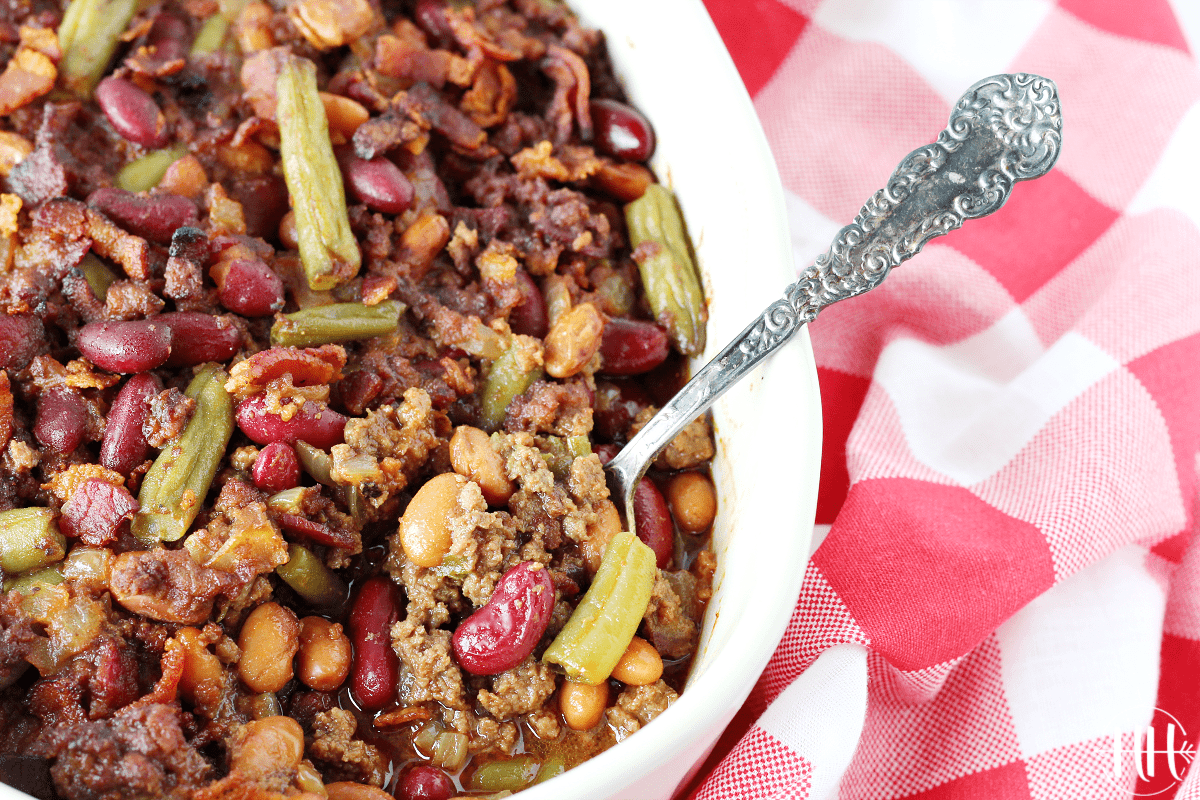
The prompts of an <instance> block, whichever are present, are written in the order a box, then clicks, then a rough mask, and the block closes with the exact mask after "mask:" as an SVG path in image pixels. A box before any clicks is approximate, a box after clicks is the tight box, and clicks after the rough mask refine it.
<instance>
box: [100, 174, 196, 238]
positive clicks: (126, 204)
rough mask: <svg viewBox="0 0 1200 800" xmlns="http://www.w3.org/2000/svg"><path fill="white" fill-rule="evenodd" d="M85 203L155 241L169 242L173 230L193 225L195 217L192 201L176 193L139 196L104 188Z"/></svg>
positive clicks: (119, 223) (124, 226)
mask: <svg viewBox="0 0 1200 800" xmlns="http://www.w3.org/2000/svg"><path fill="white" fill-rule="evenodd" d="M87 202H88V205H89V206H91V207H92V208H94V209H96V210H97V211H99V212H100V213H102V214H104V216H106V217H108V218H109V219H111V220H112V221H113V222H115V223H117V224H118V225H120V226H121V227H122V228H124V229H125V230H127V231H129V232H130V233H134V234H137V235H138V236H141V237H142V238H144V239H149V240H150V241H152V242H158V243H159V244H169V243H170V242H171V236H172V235H174V233H175V231H176V230H178V229H179V228H182V227H185V226H195V225H196V223H197V220H198V219H199V216H198V215H197V212H196V204H195V203H193V202H192V201H191V200H189V199H187V198H186V197H180V196H179V195H177V194H152V195H149V196H146V197H142V196H141V195H136V194H134V193H133V192H127V191H125V190H124V189H117V188H114V187H105V188H103V189H97V190H96V191H94V192H92V193H91V194H90V195H88V199H87Z"/></svg>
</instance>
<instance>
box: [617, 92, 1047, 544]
mask: <svg viewBox="0 0 1200 800" xmlns="http://www.w3.org/2000/svg"><path fill="white" fill-rule="evenodd" d="M1061 146H1062V115H1061V111H1060V108H1059V101H1058V91H1057V88H1056V87H1055V85H1054V82H1053V81H1051V80H1048V79H1046V78H1042V77H1039V76H1037V75H1028V74H1024V73H1021V74H1015V75H994V76H992V77H990V78H985V79H983V80H981V81H979V82H978V83H976V84H975V85H974V86H972V87H971V88H970V89H968V90H967V92H966V94H964V95H963V96H962V98H960V99H959V101H958V103H957V104H956V105H955V106H954V110H953V112H951V114H950V122H949V124H948V125H947V126H946V129H945V130H943V131H942V132H941V133H940V134H939V135H938V138H937V141H936V142H934V143H933V144H929V145H926V146H924V147H920V148H918V149H916V150H914V151H912V152H911V153H909V154H908V155H907V156H906V157H905V158H904V160H903V161H901V162H900V166H898V167H897V168H896V171H895V172H893V173H892V177H891V178H889V179H888V182H887V185H886V186H884V188H882V189H880V190H879V191H878V192H876V193H875V194H874V196H872V197H871V199H870V200H868V201H867V202H866V204H865V205H864V206H863V207H862V210H861V211H860V212H859V213H858V216H857V217H855V218H854V222H852V223H851V224H849V225H847V226H846V227H844V228H842V229H841V230H840V231H839V232H838V234H837V237H836V238H835V239H834V241H833V244H832V245H831V246H830V248H829V250H828V251H827V252H825V253H824V254H822V255H820V256H818V257H817V260H816V263H814V264H813V265H812V266H810V267H809V268H808V269H806V270H804V271H803V272H802V273H801V274H800V279H799V280H798V281H796V282H795V283H793V284H792V285H791V286H789V287H788V288H787V290H786V291H785V292H784V297H783V298H782V299H780V300H777V301H775V302H774V303H772V304H771V305H770V307H768V308H767V310H766V311H764V312H763V313H762V315H761V316H759V318H758V319H756V320H755V321H754V322H752V323H751V324H750V325H749V326H748V327H747V328H746V329H745V330H744V331H742V332H741V333H740V334H738V335H737V337H735V338H734V339H733V341H731V342H730V343H729V344H728V345H726V346H725V348H724V349H723V350H722V351H721V352H720V353H719V354H717V356H716V357H715V358H713V360H712V361H710V362H708V363H707V364H705V365H704V367H703V368H701V369H700V371H699V372H697V373H696V375H695V377H693V378H692V380H691V381H689V382H688V384H687V385H686V386H684V387H683V389H682V390H680V392H679V393H678V394H676V395H675V397H673V398H672V399H671V400H670V402H668V403H667V404H666V405H665V406H663V408H662V409H661V410H660V411H659V412H658V413H657V414H656V415H655V416H654V417H653V418H652V419H651V420H650V422H649V423H647V424H646V426H645V427H644V428H642V430H641V431H640V432H639V433H638V434H637V435H636V436H634V437H633V439H632V440H630V442H629V444H628V445H626V446H625V448H624V449H623V450H622V451H621V453H620V455H618V456H617V457H616V458H614V459H613V460H612V461H611V462H609V464H608V467H607V469H608V472H609V475H610V480H609V485H610V489H613V490H614V495H615V496H620V497H623V498H627V497H630V496H631V495H632V491H631V490H632V487H633V486H634V485H636V483H637V481H638V479H639V478H641V476H642V475H643V474H644V473H645V471H646V467H647V466H648V465H649V463H650V461H651V460H653V459H654V457H655V456H657V455H658V453H659V452H660V451H661V450H662V449H663V448H664V447H665V446H666V445H667V444H668V443H669V442H670V441H671V439H673V438H674V437H675V435H676V434H677V433H679V431H680V430H682V429H683V427H684V426H685V425H687V424H688V423H689V422H691V421H692V420H694V419H695V418H696V417H698V416H700V414H702V413H704V412H705V411H706V410H707V409H708V407H709V406H711V405H712V404H713V402H714V401H715V400H716V399H717V398H718V397H720V396H721V395H722V394H724V393H725V391H726V390H727V389H728V388H729V387H730V386H732V385H733V384H735V383H737V382H738V381H739V380H741V379H742V378H743V377H744V376H745V375H746V373H748V372H749V371H750V370H751V369H753V368H754V366H755V365H756V364H758V363H759V362H760V361H762V360H763V359H764V358H766V357H767V356H769V355H770V354H771V353H773V352H774V351H775V350H777V349H779V348H780V347H781V346H783V345H784V344H785V343H786V342H787V341H788V340H789V339H791V337H792V336H793V335H795V333H796V332H797V331H798V330H800V326H802V325H804V324H805V323H807V322H811V321H812V320H813V319H814V318H815V317H816V316H817V314H818V312H820V310H821V309H822V308H824V307H825V306H827V305H829V304H830V303H836V302H837V301H839V300H845V299H846V298H848V297H854V296H855V295H859V294H862V293H863V292H865V291H868V290H869V289H873V288H875V287H876V286H878V285H879V284H880V282H882V281H883V279H884V278H885V277H886V276H887V274H888V271H889V270H890V269H891V268H892V267H895V266H897V265H899V264H900V263H901V262H902V261H906V260H907V259H909V258H912V257H913V256H915V255H916V254H917V253H919V252H920V251H921V248H922V247H924V245H925V243H926V242H927V241H929V240H930V239H932V238H933V237H935V236H941V235H943V234H946V233H949V232H950V231H952V230H954V229H956V228H958V227H960V226H961V225H962V224H963V222H965V221H966V220H968V219H975V218H977V217H982V216H986V215H987V214H991V213H992V212H993V211H996V210H997V209H999V208H1000V207H1001V206H1002V205H1004V203H1005V201H1006V200H1008V196H1009V193H1010V192H1011V191H1012V187H1013V184H1015V183H1016V182H1017V181H1023V180H1029V179H1031V178H1037V177H1040V176H1041V175H1044V174H1046V172H1048V171H1049V170H1050V168H1051V167H1052V166H1054V162H1055V160H1056V159H1057V158H1058V153H1059V150H1060V148H1061ZM616 488H620V489H621V490H623V491H620V492H617V491H616ZM628 505H629V504H628V502H627V503H626V508H627V509H628ZM629 518H630V520H632V514H630V515H629Z"/></svg>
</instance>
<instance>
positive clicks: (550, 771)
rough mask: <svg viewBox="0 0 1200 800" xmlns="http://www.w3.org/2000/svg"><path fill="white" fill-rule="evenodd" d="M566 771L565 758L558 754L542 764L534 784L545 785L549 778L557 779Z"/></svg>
mask: <svg viewBox="0 0 1200 800" xmlns="http://www.w3.org/2000/svg"><path fill="white" fill-rule="evenodd" d="M566 771H567V757H566V756H565V755H563V754H562V753H560V752H556V753H555V754H554V755H552V756H550V757H549V758H547V759H546V761H545V763H543V764H542V768H541V769H540V770H538V776H537V780H536V781H534V784H535V785H536V784H539V783H545V782H546V781H548V780H550V779H551V778H557V777H558V776H559V775H562V774H563V773H564V772H566Z"/></svg>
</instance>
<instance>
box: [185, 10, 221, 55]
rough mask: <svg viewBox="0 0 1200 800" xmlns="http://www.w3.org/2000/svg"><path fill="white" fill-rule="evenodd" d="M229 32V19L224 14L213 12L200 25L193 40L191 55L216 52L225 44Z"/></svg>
mask: <svg viewBox="0 0 1200 800" xmlns="http://www.w3.org/2000/svg"><path fill="white" fill-rule="evenodd" d="M228 32H229V20H227V19H225V16H224V15H223V14H213V15H212V16H211V17H209V18H208V19H206V20H204V24H203V25H201V26H200V32H199V33H197V34H196V38H195V39H193V40H192V49H191V52H190V53H189V55H193V56H203V55H208V54H209V53H215V52H216V51H218V50H220V49H221V47H222V46H223V45H224V44H225V35H226V34H227V33H228Z"/></svg>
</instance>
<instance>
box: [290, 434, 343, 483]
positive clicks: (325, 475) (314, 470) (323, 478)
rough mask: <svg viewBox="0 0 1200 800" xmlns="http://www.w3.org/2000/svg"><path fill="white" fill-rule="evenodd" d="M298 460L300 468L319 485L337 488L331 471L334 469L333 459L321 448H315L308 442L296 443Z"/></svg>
mask: <svg viewBox="0 0 1200 800" xmlns="http://www.w3.org/2000/svg"><path fill="white" fill-rule="evenodd" d="M295 447H296V458H297V459H298V460H299V461H300V467H301V468H302V469H303V470H304V471H305V472H307V473H308V476H309V477H310V478H312V479H313V480H314V481H316V482H317V483H320V484H323V485H325V486H337V483H335V482H334V480H333V478H332V477H330V475H329V471H330V470H331V469H332V468H333V457H332V456H330V455H329V453H326V452H325V451H324V450H322V449H321V448H319V447H313V446H312V445H311V444H309V443H308V442H296V444H295Z"/></svg>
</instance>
